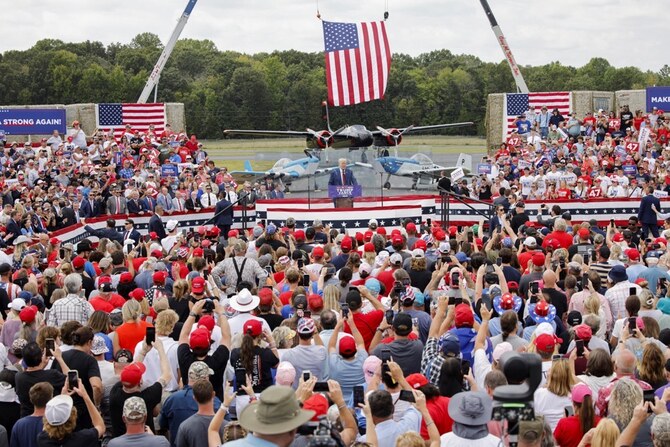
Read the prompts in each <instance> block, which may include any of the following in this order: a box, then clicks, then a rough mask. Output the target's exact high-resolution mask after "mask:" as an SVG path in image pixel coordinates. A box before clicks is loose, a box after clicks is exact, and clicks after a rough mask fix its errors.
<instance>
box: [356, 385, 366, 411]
mask: <svg viewBox="0 0 670 447" xmlns="http://www.w3.org/2000/svg"><path fill="white" fill-rule="evenodd" d="M364 403H365V390H364V389H363V386H361V385H354V408H358V405H362V404H364Z"/></svg>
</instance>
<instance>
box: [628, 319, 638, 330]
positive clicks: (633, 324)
mask: <svg viewBox="0 0 670 447" xmlns="http://www.w3.org/2000/svg"><path fill="white" fill-rule="evenodd" d="M635 329H637V318H635V317H630V318H629V319H628V330H629V331H630V332H633V331H634V330H635Z"/></svg>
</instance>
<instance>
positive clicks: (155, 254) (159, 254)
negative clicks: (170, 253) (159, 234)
mask: <svg viewBox="0 0 670 447" xmlns="http://www.w3.org/2000/svg"><path fill="white" fill-rule="evenodd" d="M151 256H152V257H154V258H158V259H161V258H162V257H163V252H162V251H160V250H158V249H156V250H152V251H151Z"/></svg>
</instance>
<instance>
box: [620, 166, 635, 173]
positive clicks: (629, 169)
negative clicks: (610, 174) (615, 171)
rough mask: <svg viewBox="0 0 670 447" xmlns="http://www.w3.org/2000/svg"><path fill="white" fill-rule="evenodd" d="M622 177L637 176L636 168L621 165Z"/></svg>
mask: <svg viewBox="0 0 670 447" xmlns="http://www.w3.org/2000/svg"><path fill="white" fill-rule="evenodd" d="M622 168H623V175H626V176H628V175H637V166H636V165H623V166H622Z"/></svg>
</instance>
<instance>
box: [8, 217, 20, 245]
mask: <svg viewBox="0 0 670 447" xmlns="http://www.w3.org/2000/svg"><path fill="white" fill-rule="evenodd" d="M9 233H11V234H12V237H10V238H9V239H7V245H12V243H13V242H14V239H16V238H17V237H19V236H21V227H20V226H19V224H18V223H16V222H14V220H13V219H9V220H8V221H7V234H9Z"/></svg>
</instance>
